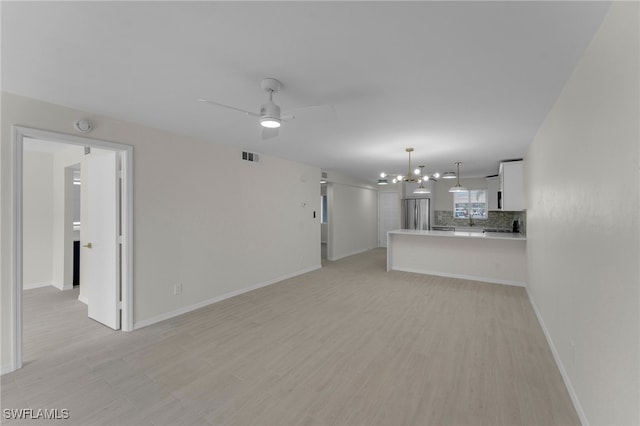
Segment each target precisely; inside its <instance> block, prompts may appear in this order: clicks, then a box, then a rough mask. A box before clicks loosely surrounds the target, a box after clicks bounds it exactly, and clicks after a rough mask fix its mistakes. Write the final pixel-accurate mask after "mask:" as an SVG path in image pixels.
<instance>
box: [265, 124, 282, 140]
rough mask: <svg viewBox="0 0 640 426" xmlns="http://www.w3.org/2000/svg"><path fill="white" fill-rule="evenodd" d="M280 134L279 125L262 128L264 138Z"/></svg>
mask: <svg viewBox="0 0 640 426" xmlns="http://www.w3.org/2000/svg"><path fill="white" fill-rule="evenodd" d="M279 134H280V129H279V128H278V127H276V128H268V127H263V128H262V140H265V139H271V138H275V137H276V136H278V135H279Z"/></svg>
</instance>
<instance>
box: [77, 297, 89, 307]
mask: <svg viewBox="0 0 640 426" xmlns="http://www.w3.org/2000/svg"><path fill="white" fill-rule="evenodd" d="M78 301H80V302H82V303H84V304H85V305H88V304H89V299H87V297H86V296H82V295H80V294H79V295H78Z"/></svg>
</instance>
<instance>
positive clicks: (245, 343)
mask: <svg viewBox="0 0 640 426" xmlns="http://www.w3.org/2000/svg"><path fill="white" fill-rule="evenodd" d="M385 261H386V251H385V250H384V249H376V250H372V251H370V252H367V253H364V254H361V255H357V256H351V257H349V258H346V259H343V260H340V261H336V262H325V264H324V267H323V268H322V269H321V270H318V271H315V272H312V273H309V274H305V275H303V276H300V277H296V278H293V279H289V280H286V281H283V282H281V283H278V284H274V285H272V286H269V287H265V288H262V289H259V290H256V291H253V292H251V293H247V294H244V295H241V296H238V297H235V298H232V299H228V300H226V301H223V302H220V303H217V304H215V305H211V306H209V307H206V308H203V309H200V310H198V311H196V312H193V313H190V314H186V315H183V316H181V317H178V318H174V319H171V320H168V321H164V322H162V323H159V324H156V325H153V326H149V327H146V328H144V329H142V330H138V331H135V332H132V333H122V332H113V331H110V330H108V329H106V328H104V327H102V326H100V325H98V324H96V323H94V322H93V321H91V320H89V319H87V318H86V308H85V307H84V305H82V304H79V303H78V302H77V301H74V300H73V299H74V297H75V295H74V294H73V293H72V292H68V293H61V292H58V291H57V290H53V289H48V288H45V289H38V290H29V291H27V292H26V293H25V298H24V299H25V341H26V344H25V351H26V361H27V362H26V365H25V367H24V368H23V369H21V370H19V371H16V372H13V373H10V374H7V375H5V376H3V377H2V382H1V385H2V389H1V398H2V408H34V409H37V408H49V409H51V408H58V409H68V410H69V413H70V419H69V420H66V421H62V420H59V421H57V423H58V424H81V425H89V424H90V425H101V424H110V425H180V424H184V425H190V424H203V425H206V424H212V425H225V424H234V425H250V424H260V425H334V424H335V425H454V424H455V425H520V424H527V425H572V424H579V419H578V417H577V415H576V413H575V411H574V409H573V406H572V404H571V401H570V398H569V395H568V393H567V391H566V389H565V387H564V384H563V382H562V379H561V377H560V373H559V372H558V370H557V368H556V366H555V364H554V361H553V358H552V355H551V353H550V350H549V348H548V346H547V343H546V341H545V338H544V335H543V333H542V331H541V329H540V327H539V325H538V323H537V321H536V318H535V314H534V313H533V311H532V309H531V306H530V304H529V302H528V299H527V296H526V293H525V291H524V289H522V288H518V287H510V286H501V285H495V284H484V283H478V282H473V281H464V280H457V279H448V278H439V277H432V276H425V275H418V274H411V273H403V272H389V273H388V272H386V271H385ZM49 301H51V302H49ZM5 422H6V423H8V424H13V423H20V422H12V421H6V420H5ZM32 423H35V424H38V425H45V424H48V422H46V421H43V420H37V421H32Z"/></svg>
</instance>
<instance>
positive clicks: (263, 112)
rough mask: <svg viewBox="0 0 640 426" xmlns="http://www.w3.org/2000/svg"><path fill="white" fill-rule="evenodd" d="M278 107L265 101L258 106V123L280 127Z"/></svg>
mask: <svg viewBox="0 0 640 426" xmlns="http://www.w3.org/2000/svg"><path fill="white" fill-rule="evenodd" d="M280 121H281V120H280V107H279V106H278V105H276V104H274V103H273V102H267V103H266V104H262V106H261V107H260V124H262V126H264V127H280Z"/></svg>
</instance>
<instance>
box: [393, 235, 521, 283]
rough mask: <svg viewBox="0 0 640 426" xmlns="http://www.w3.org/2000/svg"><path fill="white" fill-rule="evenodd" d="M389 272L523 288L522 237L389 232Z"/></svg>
mask: <svg viewBox="0 0 640 426" xmlns="http://www.w3.org/2000/svg"><path fill="white" fill-rule="evenodd" d="M391 270H396V271H405V272H415V273H419V274H429V275H439V276H445V277H453V278H462V279H468V280H475V281H484V282H490V283H497V284H508V285H517V286H524V285H526V282H527V256H526V237H525V236H523V235H522V234H518V233H497V232H496V233H494V232H461V231H419V230H408V229H401V230H395V231H390V232H388V233H387V271H391Z"/></svg>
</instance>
